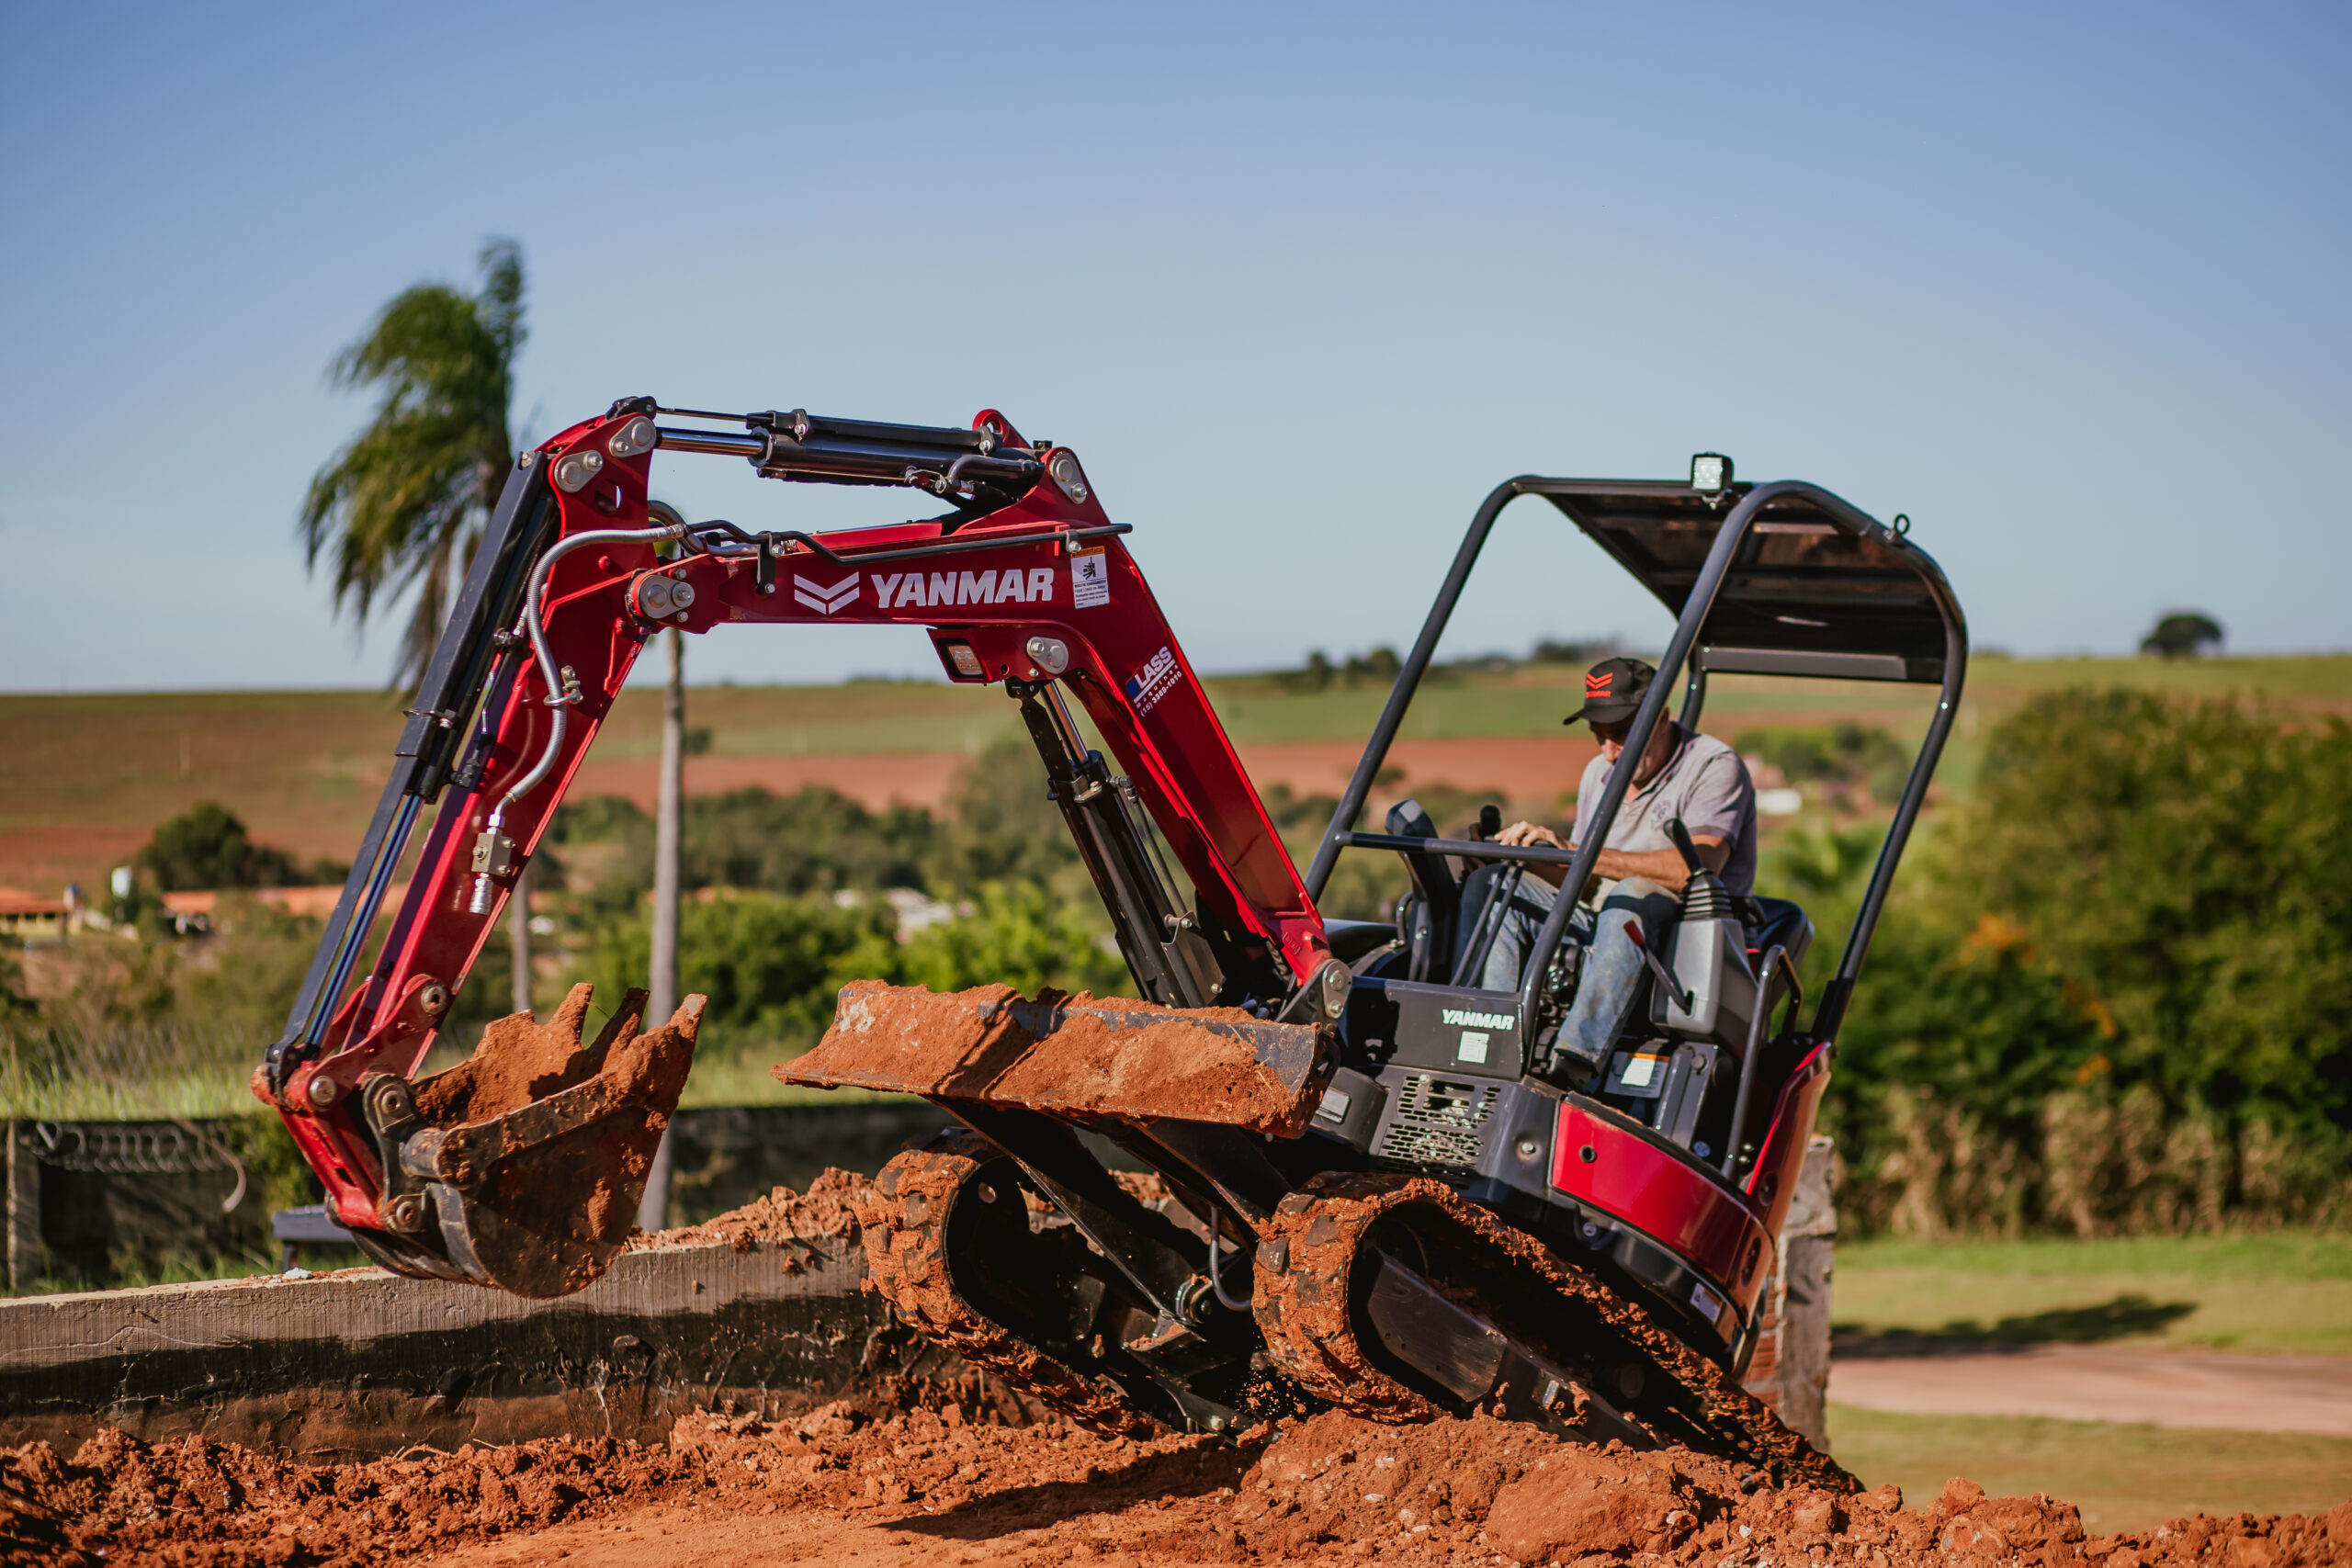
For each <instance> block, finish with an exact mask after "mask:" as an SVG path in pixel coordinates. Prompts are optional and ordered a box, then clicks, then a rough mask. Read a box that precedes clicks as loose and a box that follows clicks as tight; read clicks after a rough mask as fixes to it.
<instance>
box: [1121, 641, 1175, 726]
mask: <svg viewBox="0 0 2352 1568" xmlns="http://www.w3.org/2000/svg"><path fill="white" fill-rule="evenodd" d="M1183 678H1184V670H1183V666H1182V665H1180V664H1178V663H1177V662H1176V656H1175V655H1174V654H1173V653H1170V651H1169V650H1168V649H1164V648H1163V649H1160V650H1159V652H1158V653H1155V654H1153V655H1152V656H1151V659H1150V660H1149V661H1148V662H1147V663H1146V664H1145V665H1144V667H1143V668H1142V669H1140V670H1138V671H1136V672H1135V673H1134V674H1132V675H1130V676H1128V677H1127V684H1126V693H1127V701H1128V702H1130V703H1132V704H1133V705H1135V710H1136V717H1137V718H1141V717H1142V716H1144V715H1145V714H1148V713H1149V712H1150V711H1151V710H1152V709H1153V708H1156V707H1158V706H1159V699H1160V698H1162V697H1164V696H1166V695H1167V694H1169V693H1170V692H1172V691H1174V690H1175V689H1176V682H1179V681H1181V680H1182V679H1183Z"/></svg>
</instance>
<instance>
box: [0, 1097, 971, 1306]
mask: <svg viewBox="0 0 2352 1568" xmlns="http://www.w3.org/2000/svg"><path fill="white" fill-rule="evenodd" d="M946 1122H947V1117H946V1116H945V1115H944V1113H943V1112H941V1111H937V1110H935V1109H933V1107H931V1106H928V1105H925V1104H922V1103H921V1102H920V1101H910V1102H896V1101H886V1102H874V1103H851V1104H846V1105H761V1106H741V1107H735V1106H728V1107H707V1108H698V1109H692V1110H686V1111H680V1112H678V1115H677V1118H676V1120H675V1121H674V1122H673V1123H672V1126H673V1130H674V1137H673V1144H672V1154H671V1157H672V1160H673V1175H672V1178H671V1189H670V1216H669V1222H668V1223H669V1224H673V1225H684V1224H696V1223H698V1222H700V1221H703V1220H707V1219H708V1218H710V1216H712V1215H713V1214H719V1213H726V1212H727V1211H728V1210H729V1209H735V1208H740V1207H741V1206H742V1205H743V1204H745V1203H747V1202H749V1201H752V1199H753V1198H756V1197H759V1196H761V1195H763V1194H764V1193H766V1192H767V1191H769V1190H771V1189H773V1188H775V1187H779V1186H782V1187H790V1188H792V1189H794V1190H807V1188H808V1186H809V1182H811V1181H813V1180H814V1179H816V1178H817V1176H818V1175H819V1174H820V1172H822V1171H823V1170H824V1169H825V1168H826V1167H827V1166H839V1167H840V1168H842V1169H843V1170H854V1171H857V1172H859V1173H860V1174H862V1175H867V1176H870V1175H872V1174H874V1173H875V1172H876V1171H877V1170H880V1169H881V1168H882V1166H883V1163H884V1162H885V1161H887V1160H888V1158H889V1157H890V1156H892V1155H894V1154H896V1153H898V1151H899V1146H900V1145H902V1144H904V1143H905V1142H906V1141H907V1140H908V1139H910V1138H912V1137H920V1136H924V1135H927V1134H931V1133H933V1132H935V1131H937V1130H938V1129H939V1128H941V1127H942V1126H944V1125H945V1124H946ZM5 1126H6V1131H7V1140H8V1145H7V1162H6V1163H7V1172H6V1174H7V1182H8V1187H7V1220H8V1240H7V1259H6V1263H7V1279H8V1283H9V1285H10V1286H11V1287H12V1288H13V1289H17V1290H24V1289H28V1288H30V1287H31V1286H32V1284H33V1283H34V1282H35V1281H36V1280H40V1278H42V1277H43V1276H44V1275H47V1276H51V1277H66V1276H72V1277H78V1278H80V1279H83V1280H107V1279H113V1278H120V1277H122V1276H123V1275H126V1274H129V1275H134V1276H135V1275H139V1274H144V1275H147V1276H149V1277H150V1278H152V1277H153V1276H154V1275H155V1274H157V1273H159V1272H160V1271H161V1270H162V1268H163V1265H164V1263H165V1261H166V1260H168V1259H174V1258H178V1259H186V1260H188V1261H192V1262H198V1263H216V1264H217V1262H218V1260H220V1259H237V1258H246V1257H264V1258H266V1257H270V1256H272V1255H274V1254H275V1252H276V1250H277V1249H276V1247H275V1245H274V1244H273V1243H272V1242H271V1240H270V1235H269V1204H268V1202H267V1201H266V1199H265V1198H264V1196H263V1195H262V1193H261V1192H260V1190H259V1185H258V1179H257V1177H256V1179H254V1180H248V1179H247V1177H248V1175H249V1174H252V1173H248V1172H246V1171H244V1170H243V1169H241V1168H239V1165H238V1163H237V1159H236V1156H235V1153H234V1151H235V1149H236V1147H237V1146H238V1145H239V1140H240V1138H241V1136H247V1135H249V1131H248V1129H247V1128H245V1127H244V1126H243V1124H241V1123H239V1122H231V1121H226V1120H205V1121H192V1122H173V1121H153V1122H36V1121H29V1120H23V1121H12V1122H6V1123H5Z"/></svg>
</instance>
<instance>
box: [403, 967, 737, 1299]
mask: <svg viewBox="0 0 2352 1568" xmlns="http://www.w3.org/2000/svg"><path fill="white" fill-rule="evenodd" d="M592 989H593V987H588V986H575V987H572V988H571V994H570V995H569V996H567V997H566V998H564V999H563V1005H562V1006H560V1007H559V1008H558V1009H557V1010H556V1011H555V1013H554V1015H553V1016H552V1017H550V1018H549V1019H548V1021H546V1022H545V1023H537V1022H535V1021H533V1019H532V1016H531V1015H530V1014H529V1013H526V1012H525V1013H515V1014H514V1015H513V1016H511V1017H508V1018H503V1019H500V1020H498V1021H496V1022H494V1023H492V1024H491V1025H490V1026H489V1027H488V1028H487V1029H485V1030H484V1031H483V1032H482V1038H481V1045H479V1046H478V1047H476V1049H475V1051H474V1054H473V1055H471V1056H469V1057H468V1058H467V1059H466V1060H464V1061H463V1062H460V1063H458V1065H457V1066H454V1067H452V1068H450V1069H449V1070H448V1071H447V1072H445V1073H442V1074H439V1075H437V1076H436V1077H430V1078H426V1079H424V1080H423V1081H421V1082H419V1083H416V1084H414V1085H411V1084H409V1083H407V1082H406V1081H405V1080H402V1079H400V1078H397V1077H390V1076H386V1077H377V1078H372V1079H370V1080H368V1083H367V1084H366V1086H365V1087H364V1089H363V1091H362V1092H363V1094H364V1095H365V1096H366V1105H367V1111H368V1119H369V1121H370V1122H371V1123H373V1124H374V1126H375V1128H376V1132H377V1136H378V1139H379V1144H381V1145H387V1146H388V1147H390V1149H393V1150H396V1151H397V1156H396V1163H397V1166H398V1170H397V1172H393V1171H390V1170H388V1171H387V1173H386V1174H387V1184H388V1188H389V1189H390V1190H391V1192H392V1193H393V1194H394V1196H393V1198H392V1201H391V1205H390V1206H391V1207H392V1208H393V1209H394V1210H395V1212H397V1213H402V1214H404V1215H405V1216H406V1217H409V1218H410V1219H412V1220H413V1222H414V1226H415V1228H416V1229H417V1230H419V1231H431V1232H437V1234H438V1237H439V1240H440V1243H441V1247H442V1249H443V1250H444V1251H445V1252H446V1254H447V1258H448V1260H449V1262H450V1263H451V1264H453V1265H454V1266H455V1268H456V1270H457V1272H458V1273H459V1274H460V1275H461V1276H462V1277H464V1278H466V1279H468V1280H473V1281H475V1282H476V1283H479V1284H484V1285H494V1286H497V1287H498V1288H500V1289H502V1290H506V1291H512V1292H515V1293H516V1294H518V1295H525V1296H536V1297H550V1296H561V1295H569V1294H570V1293H571V1292H574V1291H577V1290H579V1289H580V1288H582V1286H584V1285H586V1284H587V1283H588V1282H589V1281H591V1280H594V1279H595V1278H596V1276H598V1275H599V1274H601V1273H603V1272H604V1271H605V1267H606V1266H607V1265H608V1264H610V1263H611V1262H612V1260H613V1259H614V1258H616V1257H617V1256H618V1255H619V1254H620V1252H621V1249H622V1248H623V1247H626V1246H627V1245H628V1235H629V1231H630V1228H631V1227H632V1226H633V1225H634V1224H636V1220H637V1207H638V1202H639V1200H640V1199H641V1198H642V1197H643V1196H644V1193H645V1183H646V1179H647V1177H648V1175H649V1174H650V1171H651V1169H652V1164H653V1155H654V1151H655V1149H656V1148H657V1147H658V1146H659V1145H660V1144H661V1141H662V1131H663V1129H665V1128H666V1127H668V1126H669V1124H670V1117H671V1114H672V1113H673V1111H676V1110H677V1107H678V1097H679V1095H680V1094H681V1093H682V1092H683V1091H684V1089H685V1084H686V1073H687V1069H688V1068H689V1067H690V1066H692V1065H693V1061H694V1050H695V1033H696V1032H697V1031H698V1030H699V1029H700V1028H701V1025H702V1010H703V1002H704V998H701V997H698V996H695V997H688V998H686V999H685V1003H684V1005H683V1006H682V1007H680V1008H679V1009H678V1010H677V1012H676V1013H675V1014H674V1015H673V1016H672V1018H671V1020H670V1021H669V1022H667V1023H666V1024H663V1025H662V1027H661V1028H659V1029H657V1030H654V1031H653V1032H650V1033H640V1032H639V1028H640V1026H641V1024H642V1022H643V1019H644V1013H645V1004H646V993H645V992H643V991H641V990H632V991H630V992H628V994H627V995H626V996H625V997H624V998H622V1000H621V1005H620V1006H619V1008H617V1009H616V1010H615V1011H614V1013H613V1016H612V1018H611V1019H610V1021H607V1022H606V1024H605V1028H604V1030H603V1031H602V1032H600V1033H599V1034H598V1035H597V1036H596V1038H595V1040H594V1042H592V1043H588V1044H586V1045H582V1043H581V1037H582V1032H583V1027H584V1025H585V1023H586V1021H587V1016H588V1002H589V997H590V995H591V992H592ZM393 1163H395V1162H394V1161H388V1162H387V1164H388V1165H390V1164H393ZM403 1205H406V1206H405V1207H403Z"/></svg>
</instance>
